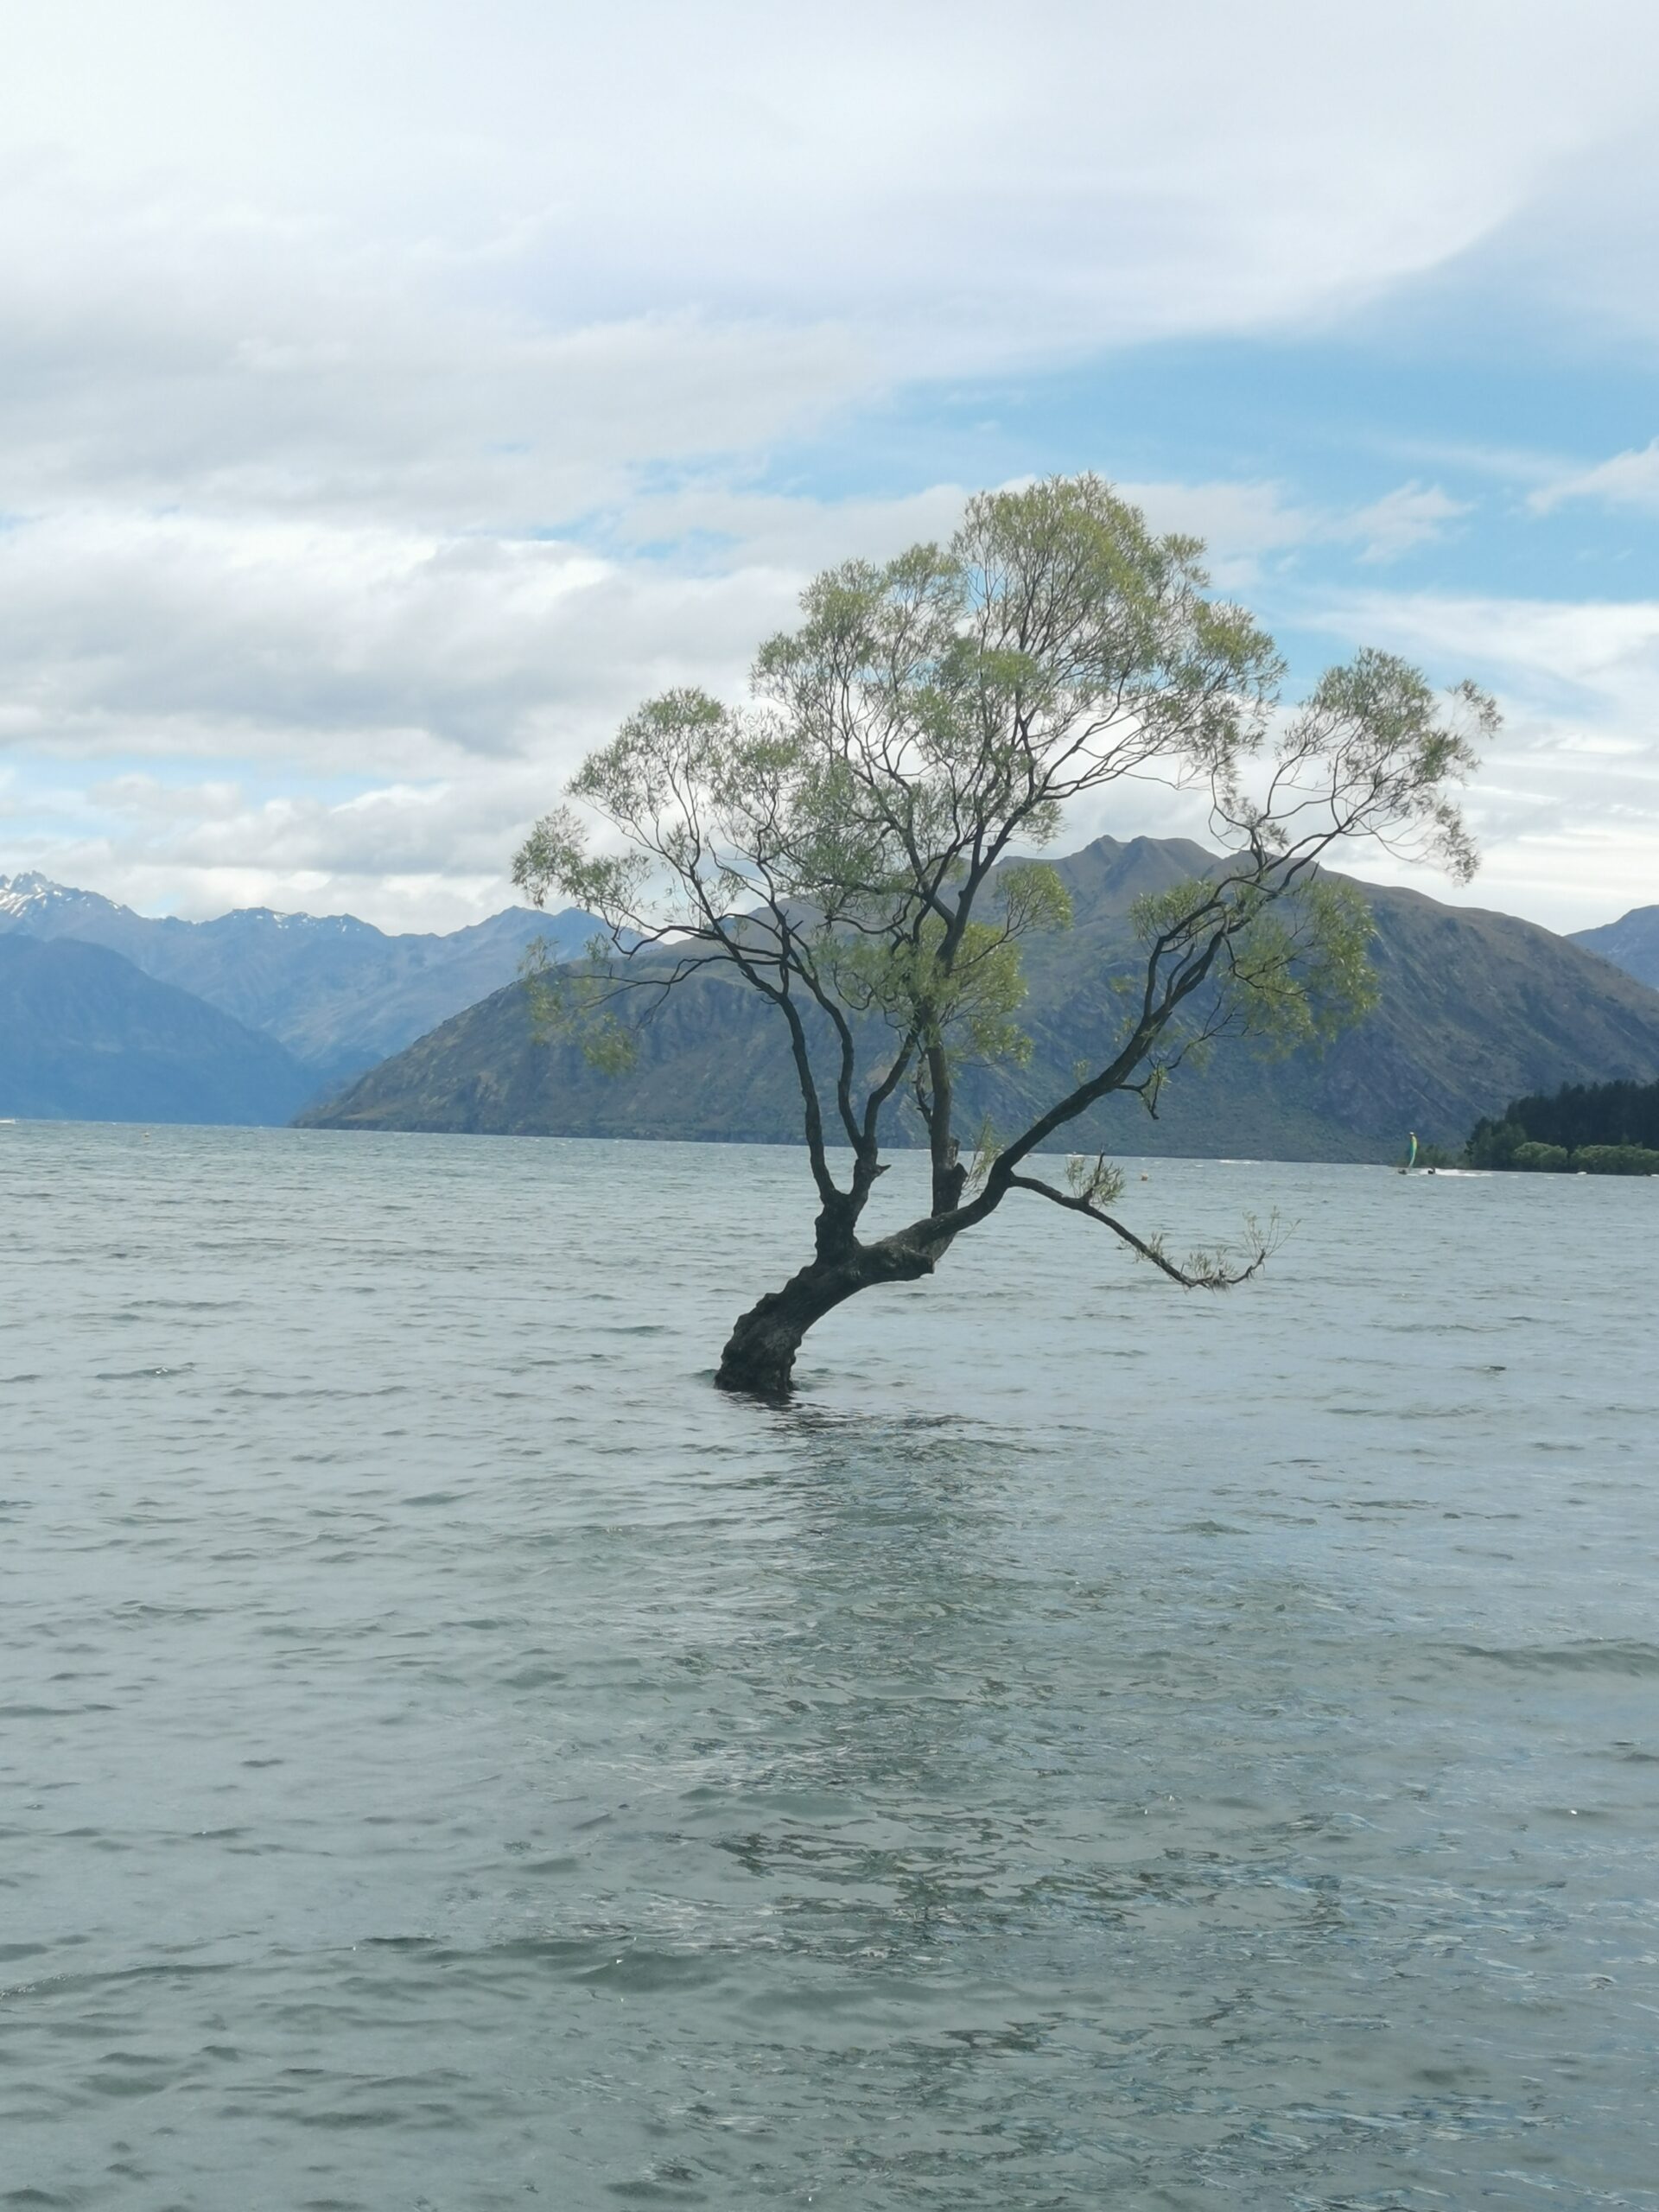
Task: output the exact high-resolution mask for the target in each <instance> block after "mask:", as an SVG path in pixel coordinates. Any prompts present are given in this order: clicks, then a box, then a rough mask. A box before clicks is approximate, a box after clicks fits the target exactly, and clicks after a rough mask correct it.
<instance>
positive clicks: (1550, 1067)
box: [302, 838, 1659, 1160]
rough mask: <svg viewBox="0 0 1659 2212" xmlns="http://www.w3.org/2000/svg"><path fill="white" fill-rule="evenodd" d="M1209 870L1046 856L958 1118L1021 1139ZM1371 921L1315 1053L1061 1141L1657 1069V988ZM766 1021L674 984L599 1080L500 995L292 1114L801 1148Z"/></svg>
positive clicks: (1463, 1104)
mask: <svg viewBox="0 0 1659 2212" xmlns="http://www.w3.org/2000/svg"><path fill="white" fill-rule="evenodd" d="M1209 864H1210V861H1209V856H1208V855H1206V854H1205V852H1204V851H1203V850H1202V849H1200V848H1199V847H1198V846H1196V845H1192V844H1190V843H1187V842H1184V841H1179V840H1166V841H1158V840H1153V839H1147V838H1137V839H1135V841H1134V842H1132V843H1129V844H1119V843H1117V842H1115V841H1114V840H1112V839H1110V838H1102V839H1100V840H1099V841H1098V842H1096V843H1095V844H1092V845H1090V846H1089V847H1087V848H1086V849H1084V851H1083V852H1080V853H1077V854H1075V855H1071V857H1070V858H1069V859H1067V860H1065V861H1060V862H1058V863H1057V865H1058V868H1059V870H1060V873H1061V874H1062V875H1063V876H1064V877H1065V879H1066V881H1067V883H1068V885H1069V887H1070V888H1071V893H1072V899H1073V904H1074V907H1075V911H1076V921H1075V926H1074V927H1073V928H1072V929H1071V930H1070V931H1062V932H1058V933H1056V934H1055V935H1053V936H1052V937H1048V938H1039V939H1033V940H1032V941H1030V943H1029V944H1028V945H1027V974H1028V976H1029V978H1030V983H1031V995H1030V998H1029V1000H1028V1001H1027V1007H1026V1010H1025V1016H1024V1020H1025V1025H1026V1027H1027V1031H1028V1032H1029V1033H1030V1035H1031V1038H1032V1040H1033V1054H1032V1059H1031V1064H1030V1065H1029V1066H1028V1067H1027V1068H1024V1069H1020V1070H1013V1071H1008V1070H1002V1071H989V1072H986V1071H977V1072H976V1071H967V1072H966V1073H965V1074H964V1077H963V1082H962V1084H961V1093H962V1098H963V1116H962V1122H963V1127H964V1128H969V1126H970V1125H971V1124H972V1123H973V1122H975V1121H976V1119H977V1117H978V1116H979V1115H980V1114H982V1113H984V1112H989V1113H990V1115H991V1116H992V1117H993V1119H994V1121H995V1122H996V1123H997V1124H998V1125H999V1126H1001V1127H1013V1126H1016V1125H1017V1123H1018V1121H1019V1119H1020V1117H1021V1116H1024V1115H1025V1114H1026V1113H1027V1111H1028V1110H1029V1109H1031V1107H1032V1106H1033V1104H1034V1103H1037V1102H1038V1101H1039V1100H1043V1099H1045V1098H1052V1096H1055V1095H1057V1094H1058V1092H1059V1091H1061V1090H1065V1089H1066V1088H1068V1087H1069V1081H1070V1074H1071V1068H1072V1067H1073V1065H1074V1064H1075V1063H1076V1062H1077V1060H1078V1059H1079V1058H1084V1057H1086V1056H1087V1055H1088V1054H1089V1053H1090V1051H1091V1050H1092V1049H1093V1048H1094V1047H1095V1046H1096V1045H1097V1043H1098V1040H1099V1039H1101V1038H1102V1037H1103V1035H1104V1034H1105V1033H1107V1031H1108V1030H1109V1027H1110V1026H1111V1025H1112V1023H1113V1021H1114V1020H1115V1018H1116V1011H1117V1001H1116V995H1115V994H1114V991H1113V988H1112V983H1113V979H1114V977H1115V976H1122V975H1123V974H1124V973H1126V972H1127V971H1128V969H1129V968H1130V966H1131V965H1132V963H1133V957H1134V938H1133V931H1132V926H1131V924H1130V920H1129V908H1130V906H1131V905H1132V903H1133V901H1134V900H1135V899H1136V898H1137V897H1139V896H1140V895H1141V893H1143V892H1146V891H1150V890H1154V889H1157V888H1159V887H1162V886H1164V885H1166V884H1168V883H1171V882H1174V881H1177V880H1182V879H1185V878H1187V877H1190V876H1192V875H1193V874H1197V873H1200V872H1202V870H1203V869H1204V868H1205V867H1206V866H1207V865H1209ZM1366 895H1367V896H1368V898H1369V899H1370V904H1371V907H1372V911H1373V912H1374V914H1375V916H1376V925H1377V936H1376V944H1375V945H1374V947H1373V954H1372V957H1373V959H1374V961H1375V963H1376V969H1377V971H1378V976H1379V980H1380V982H1381V986H1382V991H1383V1000H1382V1004H1381V1005H1380V1007H1378V1008H1377V1010H1376V1012H1375V1013H1374V1014H1371V1015H1370V1017H1369V1018H1368V1019H1367V1020H1366V1021H1365V1022H1363V1024H1362V1025H1361V1026H1360V1027H1358V1028H1357V1029H1356V1030H1354V1031H1353V1032H1351V1033H1350V1034H1349V1035H1348V1036H1346V1037H1344V1039H1341V1040H1340V1041H1339V1042H1338V1044H1337V1045H1336V1046H1333V1047H1332V1049H1331V1050H1330V1051H1329V1052H1326V1053H1325V1054H1323V1055H1314V1054H1311V1053H1301V1054H1298V1055H1296V1056H1294V1057H1293V1058H1289V1059H1285V1060H1278V1061H1274V1060H1263V1059H1261V1058H1255V1057H1254V1056H1253V1055H1252V1054H1251V1053H1250V1052H1249V1051H1248V1050H1247V1049H1246V1048H1244V1047H1243V1046H1236V1045H1224V1046H1223V1047H1222V1048H1221V1049H1220V1050H1219V1051H1218V1052H1217V1056H1216V1058H1215V1059H1214V1061H1213V1062H1212V1064H1211V1067H1210V1068H1209V1069H1208V1070H1207V1071H1205V1073H1203V1074H1202V1075H1193V1074H1186V1073H1184V1074H1183V1075H1182V1076H1181V1077H1179V1079H1178V1080H1177V1081H1176V1082H1175V1083H1173V1084H1171V1085H1170V1087H1169V1089H1168V1090H1167V1091H1166V1094H1165V1097H1164V1100H1163V1102H1162V1103H1161V1105H1160V1113H1159V1118H1158V1119H1157V1120H1156V1121H1152V1120H1150V1119H1148V1117H1147V1115H1146V1114H1145V1113H1144V1111H1143V1110H1142V1109H1141V1106H1140V1105H1139V1103H1138V1102H1136V1101H1135V1100H1133V1099H1130V1100H1124V1101H1117V1102H1113V1103H1109V1104H1108V1105H1106V1106H1104V1107H1103V1108H1101V1109H1098V1110H1097V1111H1096V1114H1095V1115H1094V1116H1091V1117H1090V1121H1089V1122H1087V1123H1080V1124H1078V1125H1077V1133H1076V1136H1075V1139H1074V1142H1075V1143H1076V1144H1077V1145H1078V1146H1083V1145H1085V1144H1086V1145H1089V1146H1090V1147H1092V1146H1094V1145H1096V1144H1099V1145H1103V1146H1106V1147H1109V1148H1110V1149H1112V1150H1114V1151H1117V1152H1120V1153H1123V1154H1132V1153H1188V1154H1222V1155H1228V1154H1245V1155H1274V1156H1278V1157H1282V1158H1291V1159H1308V1160H1344V1159H1360V1160H1363V1159H1381V1158H1388V1157H1390V1156H1392V1155H1393V1154H1395V1152H1396V1151H1398V1150H1399V1149H1400V1148H1401V1147H1402V1144H1403V1141H1404V1135H1405V1132H1406V1131H1407V1130H1408V1129H1409V1128H1414V1129H1416V1130H1417V1132H1418V1133H1419V1135H1421V1136H1422V1137H1423V1138H1425V1139H1432V1140H1438V1141H1440V1142H1442V1143H1448V1144H1460V1143H1461V1142H1462V1140H1463V1138H1464V1137H1465V1135H1466V1133H1467V1132H1468V1130H1469V1128H1471V1126H1472V1124H1473V1123H1474V1122H1476V1121H1477V1120H1478V1118H1480V1116H1482V1115H1484V1114H1491V1113H1493V1112H1496V1111H1497V1110H1499V1109H1501V1108H1502V1106H1503V1103H1504V1102H1505V1101H1506V1100H1508V1099H1510V1098H1513V1097H1515V1096H1517V1095H1519V1094H1521V1093H1522V1092H1527V1091H1534V1090H1544V1089H1550V1088H1554V1086H1555V1085H1557V1084H1560V1083H1563V1082H1568V1081H1573V1082H1577V1081H1602V1080H1606V1079H1610V1078H1612V1077H1637V1078H1638V1079H1643V1080H1646V1079H1648V1078H1649V1077H1653V1076H1655V1075H1656V1074H1659V993H1656V992H1655V991H1652V990H1649V989H1648V988H1645V987H1644V986H1643V985H1642V984H1641V983H1639V982H1636V981H1634V980H1633V979H1631V978H1630V977H1629V976H1624V975H1623V974H1621V973H1619V972H1618V971H1617V970H1615V969H1611V968H1610V967H1609V966H1608V965H1607V964H1606V963H1605V962H1604V961H1602V960H1600V959H1599V958H1597V957H1595V956H1594V955H1593V954H1592V953H1590V952H1587V951H1586V950H1582V949H1581V948H1580V946H1578V945H1575V944H1570V943H1568V942H1567V940H1566V939H1564V938H1558V937H1554V936H1552V935H1551V934H1550V932H1549V931H1547V930H1542V929H1539V928H1537V927H1535V925H1533V924H1531V923H1529V922H1523V921H1519V920H1516V919H1515V918H1512V917H1510V916H1509V915H1504V914H1497V913H1489V912H1481V911H1479V910H1473V909H1470V908H1467V907H1453V906H1443V905H1441V904H1440V902H1439V901H1437V900H1435V899H1431V898H1428V897H1426V896H1425V895H1423V894H1422V893H1418V892H1412V891H1398V890H1368V891H1367V893H1366ZM780 1029H781V1025H779V1024H778V1022H777V1020H776V1016H775V1015H773V1014H772V1013H771V1011H770V1010H769V1009H768V1008H766V1007H765V1006H764V1005H762V1004H760V1002H758V1001H756V1000H755V998H754V997H753V994H752V993H750V992H749V991H748V990H747V988H744V987H743V986H742V985H741V983H739V982H735V981H734V980H732V979H730V978H728V977H727V976H718V975H716V976H708V977H704V978H699V979H697V980H696V982H694V983H693V984H692V985H690V986H689V987H687V988H684V989H683V990H681V991H677V992H676V993H675V994H674V995H672V996H671V998H670V999H669V1000H668V1001H666V1002H665V1003H664V1006H663V1007H662V1009H661V1011H660V1012H659V1013H658V1014H655V1015H653V1016H652V1018H651V1019H650V1020H648V1021H646V1022H645V1024H644V1025H643V1027H641V1029H640V1034H639V1047H640V1049H639V1059H638V1063H637V1065H636V1066H635V1067H634V1068H633V1070H632V1071H631V1072H630V1073H628V1074H627V1075H626V1076H621V1077H614V1076H606V1075H602V1074H600V1073H597V1072H596V1071H594V1070H593V1069H591V1068H589V1067H588V1065H586V1063H585V1062H584V1061H583V1060H582V1057H581V1055H580V1053H579V1052H577V1051H576V1050H575V1048H574V1046H571V1045H569V1043H567V1042H563V1041H560V1042H556V1043H554V1044H551V1045H538V1044H537V1043H536V1042H535V1041H534V1040H533V1039H532V1036H531V1024H530V1019H529V1012H528V1008H527V1006H526V1003H525V998H524V992H523V990H522V988H509V989H507V990H505V991H501V992H498V993H497V994H496V995H494V996H493V997H492V998H489V999H487V1000H486V1001H484V1002H483V1003H482V1004H481V1005H480V1006H476V1007H471V1008H469V1009H468V1010H467V1012H466V1013H464V1014H460V1015H458V1016H457V1017H456V1018H454V1020H450V1021H448V1022H446V1023H444V1024H443V1025H442V1027H440V1028H438V1029H436V1030H435V1031H434V1032H433V1033H432V1034H431V1035H429V1036H427V1037H423V1038H422V1039H419V1041H418V1042H417V1043H416V1044H415V1045H413V1046H410V1048H409V1049H408V1050H406V1051H404V1052H401V1053H399V1054H397V1056H396V1057H395V1058H392V1059H391V1060H389V1061H387V1062H386V1063H385V1065H383V1066H381V1067H378V1068H376V1069H374V1070H372V1071H371V1072H370V1073H369V1074H368V1075H366V1076H365V1077H363V1078H362V1079H361V1080H360V1081H359V1082H358V1083H357V1084H354V1085H353V1087H352V1088H351V1089H349V1090H347V1091H346V1093H345V1094H344V1095H343V1096H340V1097H339V1098H337V1099H336V1100H334V1102H332V1103H330V1104H329V1105H327V1106H326V1107H324V1108H321V1109H314V1110H312V1111H311V1112H309V1113H308V1114H307V1115H306V1116H304V1117H302V1118H304V1119H305V1120H306V1121H307V1122H309V1123H310V1124H312V1125H313V1126H318V1127H328V1128H379V1129H434V1130H437V1129H449V1130H467V1131H475V1132H480V1133H496V1132H515V1133H536V1134H547V1135H570V1136H649V1137H686V1138H701V1139H714V1140H720V1139H727V1140H730V1139H751V1140H757V1141H796V1140H798V1135H799V1119H798V1102H797V1098H796V1094H795V1090H794V1078H793V1074H792V1071H791V1068H790V1066H789V1064H788V1060H787V1057H786V1055H785V1052H784V1050H783V1046H782V1042H781V1037H780Z"/></svg>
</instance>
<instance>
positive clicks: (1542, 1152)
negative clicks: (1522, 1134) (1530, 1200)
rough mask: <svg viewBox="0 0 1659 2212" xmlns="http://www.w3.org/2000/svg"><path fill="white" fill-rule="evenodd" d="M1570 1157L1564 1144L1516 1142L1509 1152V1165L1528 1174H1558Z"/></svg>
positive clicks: (1563, 1170)
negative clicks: (1513, 1148) (1512, 1149)
mask: <svg viewBox="0 0 1659 2212" xmlns="http://www.w3.org/2000/svg"><path fill="white" fill-rule="evenodd" d="M1572 1157H1573V1155H1572V1154H1571V1153H1570V1152H1568V1150H1567V1147H1566V1146H1565V1145H1564V1144H1518V1145H1516V1147H1515V1150H1514V1151H1513V1152H1512V1153H1511V1154H1510V1166H1511V1167H1518V1168H1520V1169H1521V1170H1522V1173H1526V1174H1529V1175H1546V1174H1548V1175H1559V1174H1561V1173H1565V1171H1566V1169H1567V1165H1568V1163H1569V1162H1570V1161H1571V1160H1572Z"/></svg>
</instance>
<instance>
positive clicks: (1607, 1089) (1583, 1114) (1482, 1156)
mask: <svg viewBox="0 0 1659 2212" xmlns="http://www.w3.org/2000/svg"><path fill="white" fill-rule="evenodd" d="M1527 1137H1535V1138H1537V1139H1538V1140H1539V1141H1540V1142H1541V1143H1545V1144H1559V1145H1565V1146H1567V1149H1568V1150H1569V1151H1577V1150H1580V1149H1583V1148H1585V1147H1592V1146H1593V1147H1599V1146H1604V1145H1612V1146H1624V1145H1636V1146H1637V1147H1643V1148H1645V1149H1647V1150H1649V1151H1654V1150H1659V1083H1630V1082H1618V1083H1590V1084H1585V1083H1573V1084H1562V1086H1561V1088H1560V1090H1558V1091H1556V1092H1555V1093H1554V1096H1544V1095H1542V1094H1541V1093H1539V1094H1535V1095H1534V1096H1531V1097H1528V1098H1517V1099H1516V1100H1515V1101H1514V1102H1513V1103H1511V1104H1510V1105H1509V1106H1507V1107H1505V1109H1504V1110H1503V1119H1502V1121H1498V1122H1490V1121H1488V1122H1477V1123H1476V1125H1475V1128H1474V1130H1473V1133H1472V1134H1471V1136H1470V1139H1469V1156H1470V1159H1471V1160H1472V1161H1473V1163H1474V1164H1475V1166H1478V1167H1506V1166H1509V1164H1510V1157H1511V1155H1512V1154H1513V1153H1514V1150H1515V1147H1516V1145H1517V1144H1519V1143H1521V1142H1522V1141H1523V1140H1524V1139H1525V1138H1527Z"/></svg>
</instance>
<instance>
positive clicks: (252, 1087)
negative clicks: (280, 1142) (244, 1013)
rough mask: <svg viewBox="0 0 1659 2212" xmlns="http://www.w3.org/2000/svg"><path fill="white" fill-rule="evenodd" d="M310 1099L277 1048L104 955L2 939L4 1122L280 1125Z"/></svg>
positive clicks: (311, 1088)
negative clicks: (12, 1120)
mask: <svg viewBox="0 0 1659 2212" xmlns="http://www.w3.org/2000/svg"><path fill="white" fill-rule="evenodd" d="M316 1090H317V1086H316V1084H315V1080H314V1078H313V1077H312V1075H311V1074H310V1072H309V1071H308V1070H307V1069H306V1068H303V1067H302V1066H301V1065H300V1063H299V1062H298V1061H297V1060H296V1058H294V1056H293V1054H292V1053H291V1052H286V1051H284V1049H283V1046H281V1045H279V1044H277V1041H276V1039H274V1038H270V1037H262V1036H260V1035H259V1033H257V1031H256V1030H252V1029H250V1028H248V1027H246V1025H245V1023H243V1022H240V1021H238V1020H235V1019H234V1018H233V1017H232V1015H230V1014H221V1013H220V1012H219V1008H218V1007H213V1006H209V1005H208V1004H207V1001H206V1000H205V999H199V998H195V997H194V996H193V995H191V994H190V993H189V992H188V991H181V990H178V989H176V988H175V987H174V985H172V984H171V983H158V982H155V981H154V979H153V978H152V977H150V976H146V975H143V974H142V973H141V972H140V970H139V969H137V968H135V967H134V966H133V964H132V963H131V961H130V960H124V959H123V958H122V957H121V955H120V954H119V953H118V952H111V951H110V950H108V948H107V947H106V946H104V945H101V944H80V943H79V942H78V941H77V940H76V939H74V938H58V939H56V940H55V941H54V942H50V943H48V942H44V941H42V940H41V938H35V937H29V936H26V935H25V934H24V933H23V932H22V931H21V930H15V931H9V932H7V933H6V934H4V935H0V1114H4V1115H5V1116H8V1117H10V1118H12V1119H22V1120H26V1121H75V1122H285V1121H287V1120H289V1117H290V1116H292V1115H294V1114H296V1113H297V1112H298V1110H299V1109H300V1108H301V1107H302V1105H304V1104H305V1103H306V1102H307V1100H308V1099H310V1098H313V1097H315V1096H316Z"/></svg>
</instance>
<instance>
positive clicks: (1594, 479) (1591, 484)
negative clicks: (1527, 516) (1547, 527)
mask: <svg viewBox="0 0 1659 2212" xmlns="http://www.w3.org/2000/svg"><path fill="white" fill-rule="evenodd" d="M1570 499H1593V500H1596V501H1599V503H1600V504H1601V505H1605V506H1610V507H1641V508H1645V509H1646V510H1647V511H1648V512H1649V513H1653V514H1659V438H1655V439H1654V440H1653V441H1652V442H1651V443H1650V444H1648V445H1645V446H1641V447H1637V448H1635V449H1634V450H1632V451H1630V452H1626V453H1616V454H1613V455H1612V457H1611V460H1608V461H1598V462H1597V463H1596V465H1595V467H1592V468H1581V469H1577V470H1568V471H1563V472H1562V473H1561V474H1558V475H1556V476H1555V477H1554V478H1552V479H1551V480H1550V481H1548V483H1545V484H1541V485H1540V486H1539V487H1538V489H1537V490H1536V491H1535V492H1534V493H1532V494H1531V495H1530V496H1529V499H1528V501H1527V505H1529V507H1531V508H1532V510H1533V511H1534V512H1535V513H1537V514H1548V513H1549V512H1550V511H1551V510H1552V509H1553V508H1555V507H1559V506H1561V505H1564V504H1565V503H1566V502H1567V501H1568V500H1570Z"/></svg>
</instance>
